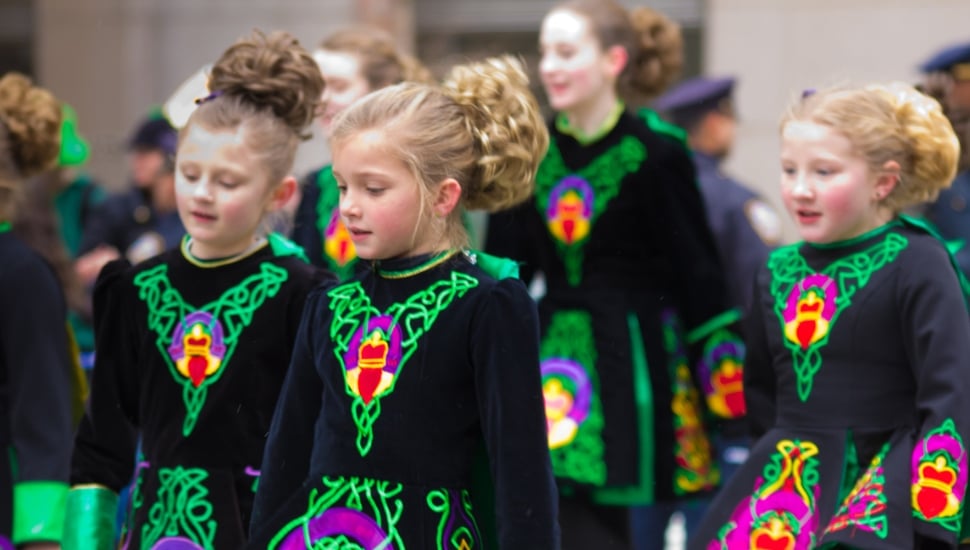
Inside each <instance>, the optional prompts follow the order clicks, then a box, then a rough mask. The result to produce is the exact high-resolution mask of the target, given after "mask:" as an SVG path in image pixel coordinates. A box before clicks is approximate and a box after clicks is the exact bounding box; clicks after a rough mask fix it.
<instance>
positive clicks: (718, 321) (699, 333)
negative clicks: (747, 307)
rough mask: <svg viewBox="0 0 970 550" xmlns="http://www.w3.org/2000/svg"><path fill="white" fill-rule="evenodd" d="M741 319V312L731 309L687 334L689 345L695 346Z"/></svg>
mask: <svg viewBox="0 0 970 550" xmlns="http://www.w3.org/2000/svg"><path fill="white" fill-rule="evenodd" d="M739 319H741V312H740V311H739V310H737V309H729V310H727V311H725V312H724V313H721V314H718V315H715V316H714V317H713V318H711V319H708V320H707V321H705V322H703V323H701V325H700V326H699V327H696V328H694V329H693V330H691V331H690V332H688V333H687V338H686V340H687V343H688V344H695V343H697V342H700V341H701V340H704V339H705V338H707V337H708V336H710V335H711V334H713V333H714V332H715V331H716V330H718V329H721V328H725V327H727V326H728V325H730V324H731V323H733V322H735V321H738V320H739Z"/></svg>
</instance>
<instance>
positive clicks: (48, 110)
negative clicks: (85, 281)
mask: <svg viewBox="0 0 970 550" xmlns="http://www.w3.org/2000/svg"><path fill="white" fill-rule="evenodd" d="M60 124H61V104H60V102H59V101H58V100H57V99H56V98H54V96H52V95H51V94H50V92H48V91H47V90H44V89H42V88H38V87H35V86H33V84H32V83H31V82H30V80H29V79H28V78H27V77H25V76H23V75H21V74H17V73H8V74H6V75H4V76H3V78H0V304H3V309H2V314H0V423H2V426H0V445H2V447H3V449H4V452H3V453H0V548H4V549H8V548H9V549H13V548H14V545H16V546H17V548H24V549H31V550H53V549H56V548H59V546H58V545H59V543H60V541H61V531H62V529H63V524H64V498H65V496H66V495H67V477H68V471H69V466H70V458H71V434H72V433H73V429H74V421H73V419H72V416H71V402H72V398H71V396H72V389H73V387H74V386H73V383H74V379H73V377H72V373H73V371H72V362H71V358H70V339H69V336H68V333H67V331H66V323H67V306H66V303H65V300H64V295H63V293H62V291H61V288H60V284H59V282H58V278H57V275H56V274H55V272H54V270H53V269H52V268H51V266H50V265H49V264H47V263H46V262H45V261H44V260H43V259H42V258H41V256H40V255H39V254H37V253H36V252H34V251H33V250H32V249H31V248H29V247H28V246H27V245H26V244H24V243H23V242H22V241H21V240H20V239H19V238H17V237H16V236H14V234H13V233H12V232H11V221H12V220H13V219H14V215H15V213H16V212H17V211H18V210H19V209H18V202H19V200H18V199H19V197H20V196H21V195H23V186H24V185H25V180H24V178H26V177H28V176H31V175H35V174H38V173H40V172H42V171H44V170H47V169H50V168H53V167H54V164H55V162H56V161H57V155H58V151H59V143H60V139H59V128H60Z"/></svg>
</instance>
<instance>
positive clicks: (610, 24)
mask: <svg viewBox="0 0 970 550" xmlns="http://www.w3.org/2000/svg"><path fill="white" fill-rule="evenodd" d="M558 10H566V11H571V12H573V13H575V14H577V15H580V16H582V17H585V18H586V19H587V20H588V21H589V22H590V24H591V29H592V32H593V35H594V36H595V37H596V39H597V41H598V42H599V44H600V47H602V48H603V49H604V50H606V49H609V48H611V47H613V46H621V47H623V48H624V49H625V50H626V51H627V55H628V56H629V60H628V61H627V64H626V67H624V69H623V72H622V73H620V77H619V79H618V80H617V93H618V94H619V96H620V97H621V98H622V99H623V100H624V101H626V102H628V103H631V104H642V103H645V102H647V101H649V100H651V99H653V98H654V97H656V96H658V95H660V94H661V93H663V92H664V90H666V89H667V87H668V86H670V84H671V83H673V82H674V80H676V79H677V78H678V77H679V76H680V72H681V70H682V69H683V65H684V39H683V36H682V35H681V31H680V25H678V24H677V23H676V22H674V21H672V20H671V19H669V18H668V17H667V16H665V15H664V14H662V13H660V12H658V11H656V10H653V9H650V8H648V7H644V6H641V7H638V8H634V9H632V10H627V9H626V8H625V7H623V6H622V5H620V4H619V3H618V2H616V1H615V0H573V1H571V2H566V3H563V4H560V5H559V6H557V7H556V8H554V9H553V11H558Z"/></svg>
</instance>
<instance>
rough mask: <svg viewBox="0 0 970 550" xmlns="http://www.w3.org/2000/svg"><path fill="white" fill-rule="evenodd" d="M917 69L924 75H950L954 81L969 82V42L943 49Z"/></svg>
mask: <svg viewBox="0 0 970 550" xmlns="http://www.w3.org/2000/svg"><path fill="white" fill-rule="evenodd" d="M919 68H920V70H921V71H923V72H924V73H950V75H952V76H953V78H955V79H956V80H970V42H963V43H960V44H954V45H952V46H948V47H946V48H943V49H942V50H940V51H939V52H937V53H935V54H933V56H932V57H930V58H929V59H927V60H926V61H924V62H923V63H922V64H921V65H920V67H919Z"/></svg>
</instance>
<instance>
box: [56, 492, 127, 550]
mask: <svg viewBox="0 0 970 550" xmlns="http://www.w3.org/2000/svg"><path fill="white" fill-rule="evenodd" d="M117 512H118V495H117V494H116V493H115V492H114V491H111V490H110V489H108V488H107V487H104V486H101V485H81V486H77V487H73V488H71V490H70V492H69V493H68V494H67V518H66V520H65V522H64V541H63V542H62V543H61V550H110V549H111V548H112V547H113V546H114V538H115V516H116V515H117Z"/></svg>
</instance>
